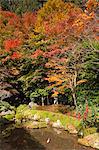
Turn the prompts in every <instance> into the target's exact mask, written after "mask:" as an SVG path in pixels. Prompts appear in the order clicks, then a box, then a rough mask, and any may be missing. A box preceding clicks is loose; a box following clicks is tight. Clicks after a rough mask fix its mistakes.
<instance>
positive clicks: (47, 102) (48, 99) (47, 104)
mask: <svg viewBox="0 0 99 150" xmlns="http://www.w3.org/2000/svg"><path fill="white" fill-rule="evenodd" d="M49 104H50V103H49V98H48V96H47V105H49Z"/></svg>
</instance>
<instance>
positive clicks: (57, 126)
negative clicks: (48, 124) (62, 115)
mask: <svg viewBox="0 0 99 150" xmlns="http://www.w3.org/2000/svg"><path fill="white" fill-rule="evenodd" d="M52 127H54V128H63V126H62V123H61V122H60V120H57V122H54V123H53V124H52Z"/></svg>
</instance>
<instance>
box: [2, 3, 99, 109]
mask: <svg viewBox="0 0 99 150" xmlns="http://www.w3.org/2000/svg"><path fill="white" fill-rule="evenodd" d="M98 19H99V17H98V2H97V1H96V0H88V1H84V0H73V1H72V0H67V1H62V0H48V1H47V2H46V0H23V1H22V0H1V9H0V34H1V36H0V45H1V46H0V47H1V49H0V97H1V100H6V101H8V102H9V103H10V104H12V105H15V106H18V105H19V104H21V103H29V102H30V101H33V102H36V103H38V104H42V105H44V104H53V103H54V102H55V100H56V103H57V100H58V103H63V104H68V105H71V106H72V105H74V106H76V107H78V106H79V105H83V104H84V103H85V102H88V103H89V105H93V104H94V105H97V104H98V103H99V79H98V78H99V76H98V75H99V57H98V56H99V51H98V50H99V43H98V40H99V35H98V26H97V24H98V22H99V20H98Z"/></svg>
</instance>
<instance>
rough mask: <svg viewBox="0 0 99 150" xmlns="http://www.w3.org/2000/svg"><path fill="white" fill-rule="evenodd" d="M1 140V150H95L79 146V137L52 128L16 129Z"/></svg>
mask: <svg viewBox="0 0 99 150" xmlns="http://www.w3.org/2000/svg"><path fill="white" fill-rule="evenodd" d="M0 139H1V140H0V150H94V149H92V148H88V147H84V146H82V145H79V144H78V143H77V136H75V135H70V134H68V133H67V132H66V131H59V130H57V129H52V128H43V129H28V130H27V129H24V128H15V129H13V130H12V131H11V134H10V135H9V136H8V137H1V138H0Z"/></svg>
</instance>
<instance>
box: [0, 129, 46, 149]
mask: <svg viewBox="0 0 99 150" xmlns="http://www.w3.org/2000/svg"><path fill="white" fill-rule="evenodd" d="M0 147H1V149H0V150H34V149H35V150H45V148H44V146H43V145H41V144H40V143H39V142H38V141H37V140H36V139H35V138H34V136H31V135H30V134H29V133H28V132H27V131H26V130H25V129H23V128H21V129H17V128H16V129H14V130H13V131H12V133H11V135H10V136H9V137H7V138H4V139H3V138H2V139H1V140H0Z"/></svg>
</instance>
